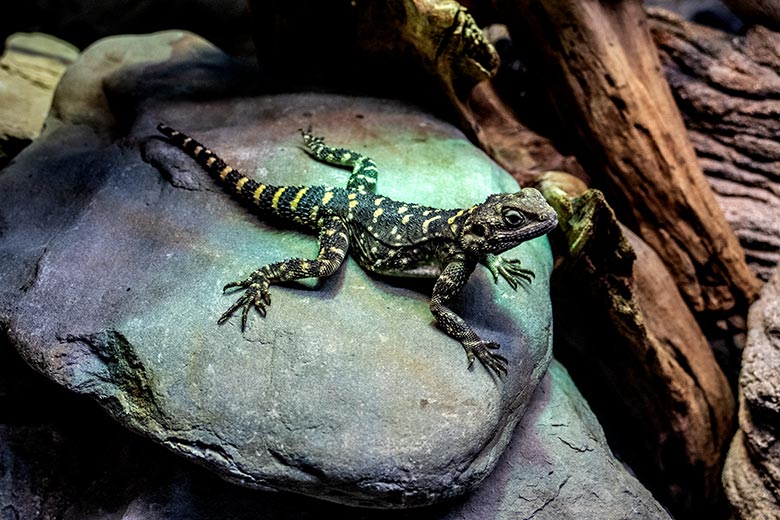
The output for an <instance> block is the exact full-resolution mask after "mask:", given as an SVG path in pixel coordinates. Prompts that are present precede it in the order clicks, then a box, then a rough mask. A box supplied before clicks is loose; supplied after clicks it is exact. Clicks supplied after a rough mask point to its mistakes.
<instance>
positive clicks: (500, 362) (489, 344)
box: [463, 340, 509, 377]
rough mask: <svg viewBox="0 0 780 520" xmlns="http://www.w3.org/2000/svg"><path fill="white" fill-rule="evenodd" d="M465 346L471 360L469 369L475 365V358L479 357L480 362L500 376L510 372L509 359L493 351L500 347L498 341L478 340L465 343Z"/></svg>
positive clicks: (467, 355)
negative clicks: (508, 369) (508, 368)
mask: <svg viewBox="0 0 780 520" xmlns="http://www.w3.org/2000/svg"><path fill="white" fill-rule="evenodd" d="M463 348H465V349H466V357H467V358H468V360H469V369H471V367H472V366H473V365H474V360H475V359H479V362H480V363H482V365H483V366H484V367H485V368H486V369H488V371H490V372H493V373H494V374H496V375H497V376H498V377H501V376H502V375H506V374H507V373H508V371H507V367H508V365H509V361H508V360H507V359H506V358H505V357H504V356H502V355H500V354H496V353H495V352H491V351H493V350H497V349H499V348H500V345H499V344H498V343H495V342H493V341H484V340H478V341H475V342H473V343H464V344H463Z"/></svg>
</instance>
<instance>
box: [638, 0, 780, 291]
mask: <svg viewBox="0 0 780 520" xmlns="http://www.w3.org/2000/svg"><path fill="white" fill-rule="evenodd" d="M649 14H650V27H651V30H652V34H653V38H654V40H655V42H656V44H657V45H658V49H659V52H660V56H661V62H662V63H663V66H664V72H665V74H666V77H667V79H668V80H669V84H670V85H671V87H672V92H673V93H674V96H675V99H676V101H677V105H678V106H679V108H680V111H681V112H682V114H683V118H684V120H685V125H686V126H687V128H688V135H689V136H690V138H691V142H692V143H693V146H694V148H695V149H696V153H697V155H698V156H699V160H700V162H701V165H702V168H703V169H704V173H705V175H707V177H708V179H709V181H710V185H711V186H712V188H713V190H714V191H715V194H716V196H717V198H718V202H719V203H720V205H721V207H722V208H723V210H724V212H725V214H726V219H727V220H728V221H729V223H730V224H731V226H732V227H733V228H734V231H735V232H736V234H737V237H738V238H739V240H740V243H741V244H742V247H743V248H744V249H745V252H746V255H747V261H748V264H749V265H750V267H751V269H752V270H753V271H754V272H755V273H756V274H758V276H759V277H760V278H762V279H763V280H768V279H769V276H770V274H771V273H772V269H773V267H774V266H775V265H777V264H778V263H780V142H779V141H778V136H780V33H776V32H772V31H770V30H768V29H766V28H764V27H753V28H751V29H749V30H748V32H747V34H745V35H744V36H734V35H732V34H726V33H723V32H721V31H717V30H714V29H710V28H707V27H703V26H700V25H696V24H693V23H688V22H685V21H683V20H682V19H680V18H679V17H677V16H675V15H673V14H671V13H668V12H666V11H663V10H661V9H652V10H650V11H649Z"/></svg>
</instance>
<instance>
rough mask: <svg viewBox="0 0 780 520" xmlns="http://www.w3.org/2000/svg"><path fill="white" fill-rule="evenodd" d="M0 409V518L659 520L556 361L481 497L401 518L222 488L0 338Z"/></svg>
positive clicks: (479, 490) (482, 488) (407, 512)
mask: <svg viewBox="0 0 780 520" xmlns="http://www.w3.org/2000/svg"><path fill="white" fill-rule="evenodd" d="M0 405H2V407H0V513H1V514H0V518H7V517H10V518H24V519H28V518H40V519H55V518H56V519H59V520H83V519H85V518H89V519H92V520H109V519H110V520H118V519H122V520H178V519H182V518H186V519H188V520H207V519H208V520H213V519H222V518H229V519H232V520H250V519H274V520H282V519H296V520H300V519H314V518H327V517H333V518H342V519H345V520H359V519H384V520H396V519H397V520H401V519H405V520H436V519H442V520H484V519H488V518H489V519H497V520H502V519H506V520H509V519H512V520H516V519H521V518H536V519H555V520H568V519H571V520H582V519H591V518H598V519H603V520H656V519H657V520H668V519H669V516H668V515H667V514H666V513H664V512H663V510H662V509H661V508H660V507H659V506H658V504H657V503H656V502H655V501H654V500H653V499H652V497H651V496H650V494H649V493H648V492H647V491H646V490H645V489H643V488H642V487H641V485H640V484H639V483H638V482H637V481H636V479H634V478H633V477H631V476H630V475H629V474H628V473H627V472H626V471H625V470H624V469H623V467H622V466H621V465H620V464H619V463H618V462H617V461H615V460H614V458H613V457H612V455H611V454H610V452H609V449H608V448H607V447H606V444H605V441H604V437H603V434H602V432H601V428H600V427H599V426H598V424H597V422H596V420H595V417H594V416H593V414H592V413H591V412H590V410H589V409H588V406H587V404H586V403H585V401H584V400H583V399H582V396H581V395H580V394H579V393H578V392H577V390H576V389H575V388H574V386H573V384H572V382H571V379H569V377H568V375H567V374H566V371H565V370H564V369H563V368H562V367H561V365H559V364H557V363H555V362H553V364H552V365H551V368H550V371H549V372H548V373H547V375H546V376H545V378H544V379H543V380H542V382H541V384H540V385H539V387H538V388H537V391H536V392H535V394H534V397H533V399H532V401H531V404H530V405H529V408H528V412H527V413H526V414H525V415H524V417H523V419H522V420H521V422H520V424H519V425H518V428H517V429H516V430H515V434H514V435H513V437H512V440H511V442H510V445H509V448H508V449H507V451H506V452H505V454H504V456H502V458H501V459H500V461H499V463H498V466H497V467H496V471H495V472H494V473H493V474H492V475H491V476H490V477H488V479H487V480H486V481H485V482H484V483H483V485H482V486H480V487H479V488H477V490H476V491H474V492H473V493H470V494H467V495H465V496H464V497H462V498H461V499H458V500H455V501H452V502H448V503H444V504H440V505H437V506H429V507H424V508H417V509H411V510H403V511H378V510H368V509H359V508H353V507H346V506H342V505H337V504H333V503H327V502H321V501H318V500H315V499H311V498H307V497H301V496H294V495H291V494H287V493H264V492H260V491H253V490H248V489H244V488H240V487H238V486H234V485H232V484H229V483H227V482H224V481H222V480H220V479H218V478H217V477H216V476H214V475H213V474H211V473H210V472H207V471H205V470H204V469H203V468H199V467H197V466H195V465H193V464H190V463H188V462H187V461H185V460H183V459H181V458H179V457H176V456H174V455H173V454H171V453H168V452H166V451H165V450H164V449H162V448H161V447H159V446H156V445H154V444H153V443H151V442H149V441H146V440H144V439H142V438H140V437H138V436H135V435H132V434H130V433H129V432H127V431H125V430H123V429H122V428H120V427H119V426H118V425H116V424H114V423H113V422H112V421H109V420H108V419H107V418H106V417H105V415H104V414H103V413H101V410H99V409H97V406H95V405H94V403H92V402H90V401H89V400H88V399H86V398H83V397H80V396H76V395H73V394H71V393H69V392H66V391H64V390H63V389H61V388H58V387H56V385H53V384H51V383H49V382H48V381H45V380H42V378H41V377H40V376H36V375H35V374H32V373H30V371H29V369H28V368H27V367H25V366H23V363H22V361H21V360H20V359H18V357H17V356H16V355H15V353H12V352H11V351H10V348H9V347H8V346H6V345H4V344H3V343H2V340H1V339H0ZM2 515H5V516H2ZM14 515H15V516H14Z"/></svg>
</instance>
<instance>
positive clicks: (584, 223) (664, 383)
mask: <svg viewBox="0 0 780 520" xmlns="http://www.w3.org/2000/svg"><path fill="white" fill-rule="evenodd" d="M577 184H578V183H577V182H576V181H575V182H573V183H572V182H570V181H566V178H565V176H563V175H555V176H547V175H546V176H543V177H542V182H541V183H540V185H539V188H540V189H541V190H542V192H543V193H544V195H545V197H546V198H547V199H548V202H550V204H552V205H553V207H555V209H556V210H557V211H558V214H559V222H560V229H559V230H556V231H555V232H554V233H552V234H551V235H550V238H551V241H552V244H553V248H554V251H555V253H556V269H555V272H554V274H553V279H552V286H551V291H552V296H553V309H554V313H555V316H554V320H553V323H554V324H555V332H554V337H555V356H556V357H557V358H558V359H560V360H561V361H562V362H563V363H564V364H565V365H566V366H567V367H568V368H569V371H570V373H571V374H572V377H573V379H574V381H575V383H576V384H577V386H578V388H580V390H581V391H582V392H583V394H584V395H585V397H586V398H587V399H588V402H589V403H591V406H592V407H593V409H594V411H595V412H596V414H597V415H598V417H599V421H600V422H601V423H602V425H603V426H604V429H605V431H606V433H607V437H608V439H609V441H610V446H612V447H613V449H615V450H616V451H617V452H618V454H619V456H620V457H621V458H622V459H623V460H624V461H626V462H627V463H628V464H629V465H630V466H631V467H632V469H633V470H634V471H636V473H637V475H638V476H639V478H640V479H641V480H642V481H643V483H644V484H645V485H647V486H648V487H649V488H650V489H651V490H652V491H653V493H654V494H655V495H656V496H657V497H658V498H659V499H660V500H661V501H662V502H663V503H665V505H667V506H668V507H670V509H672V510H673V512H675V513H679V514H680V515H681V517H687V516H688V515H690V514H691V513H692V512H694V511H695V512H698V514H699V515H703V516H705V517H709V518H713V517H714V516H713V515H712V513H713V512H714V511H715V510H716V508H717V507H718V506H717V504H718V503H719V502H718V501H719V499H721V498H722V493H721V488H720V470H721V462H722V460H723V455H724V453H725V450H726V448H727V444H728V442H729V440H730V436H731V432H732V431H733V426H734V420H735V418H734V407H735V405H734V397H733V395H732V393H731V389H730V387H729V384H728V382H727V380H726V377H725V376H724V374H723V373H722V372H721V370H720V368H719V366H718V364H717V362H716V361H715V358H714V356H713V353H712V351H711V349H710V347H709V344H708V342H707V340H706V338H705V337H704V334H703V332H702V330H701V329H700V328H699V326H698V324H697V323H696V319H695V318H694V316H693V314H692V313H691V312H690V311H689V309H688V307H687V305H686V303H685V302H684V300H683V298H682V297H681V295H680V293H679V292H678V290H677V288H676V287H675V284H674V281H673V280H672V278H671V276H670V275H669V272H668V270H667V269H666V267H665V266H664V264H663V262H662V261H661V260H660V259H659V258H658V256H657V255H656V254H655V253H654V252H653V250H652V249H651V248H650V247H649V246H647V245H646V244H645V243H644V242H643V241H642V240H641V239H640V238H639V237H637V236H636V235H634V234H633V233H631V232H630V231H629V230H627V229H626V228H624V227H623V226H621V225H620V223H619V222H618V221H617V219H616V218H615V215H614V213H613V211H612V209H611V208H610V207H609V205H608V204H607V203H606V200H605V199H604V196H603V195H602V194H601V192H599V191H598V190H587V191H584V192H582V193H581V194H580V195H579V196H577V195H578V192H579V190H582V186H581V185H580V186H579V187H578V186H577ZM562 187H563V189H561V188H562ZM572 189H573V190H575V192H574V193H564V190H572Z"/></svg>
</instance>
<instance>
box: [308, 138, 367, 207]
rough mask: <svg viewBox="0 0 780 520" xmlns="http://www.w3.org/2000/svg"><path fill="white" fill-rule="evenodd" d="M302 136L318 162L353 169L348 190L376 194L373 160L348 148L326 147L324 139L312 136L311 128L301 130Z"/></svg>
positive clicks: (348, 182)
mask: <svg viewBox="0 0 780 520" xmlns="http://www.w3.org/2000/svg"><path fill="white" fill-rule="evenodd" d="M301 135H302V136H303V143H304V144H305V145H306V147H307V148H308V150H309V153H311V155H312V156H314V158H316V159H317V160H320V161H322V162H326V163H329V164H336V165H339V166H348V167H350V168H352V174H351V175H350V176H349V180H348V181H347V189H349V190H355V191H359V192H360V193H376V178H377V173H378V172H377V167H376V163H375V162H374V160H373V159H371V158H370V157H366V156H365V155H363V154H361V153H358V152H354V151H352V150H348V149H346V148H332V147H330V146H326V145H325V139H324V138H323V137H315V136H313V135H312V134H311V128H309V129H307V130H301Z"/></svg>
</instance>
